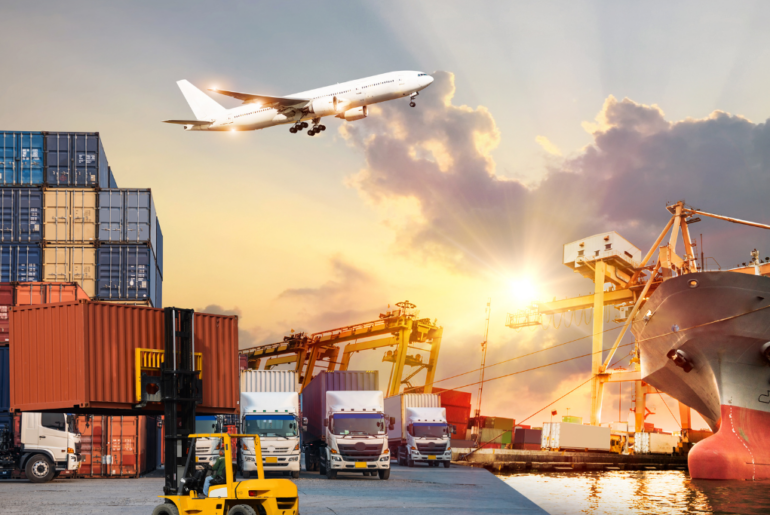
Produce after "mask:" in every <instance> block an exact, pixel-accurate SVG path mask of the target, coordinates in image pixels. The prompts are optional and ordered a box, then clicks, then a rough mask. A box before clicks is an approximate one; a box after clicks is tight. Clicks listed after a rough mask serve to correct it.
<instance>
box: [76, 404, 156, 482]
mask: <svg viewBox="0 0 770 515" xmlns="http://www.w3.org/2000/svg"><path fill="white" fill-rule="evenodd" d="M148 419H150V420H149V421H148ZM154 420H155V417H145V416H139V417H107V416H99V415H95V416H93V417H91V416H88V415H80V416H79V417H78V419H77V424H78V431H79V432H80V434H81V435H80V442H81V454H82V456H83V462H82V463H81V465H80V470H79V471H78V476H79V477H85V478H91V477H92V478H100V477H139V476H140V475H142V474H144V473H146V472H147V471H149V470H153V469H154V468H155V462H154V461H155V459H154V452H151V453H149V455H148V450H153V451H154V444H153V442H152V441H149V438H155V433H154V432H153V433H152V434H148V432H147V428H148V422H150V423H151V422H154ZM150 427H151V428H154V424H153V425H151V426H150ZM148 448H149V449H148Z"/></svg>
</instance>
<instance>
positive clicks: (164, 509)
mask: <svg viewBox="0 0 770 515" xmlns="http://www.w3.org/2000/svg"><path fill="white" fill-rule="evenodd" d="M152 515H179V510H178V509H177V507H176V504H174V503H172V502H167V503H164V504H159V505H157V506H156V507H155V509H154V510H152Z"/></svg>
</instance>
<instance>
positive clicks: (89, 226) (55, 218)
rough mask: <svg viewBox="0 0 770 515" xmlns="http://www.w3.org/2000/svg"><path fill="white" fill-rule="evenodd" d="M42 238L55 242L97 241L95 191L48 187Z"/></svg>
mask: <svg viewBox="0 0 770 515" xmlns="http://www.w3.org/2000/svg"><path fill="white" fill-rule="evenodd" d="M44 204H45V211H44V215H45V224H44V227H43V239H44V240H45V241H46V242H50V243H54V244H64V243H78V244H93V243H95V242H96V216H97V212H96V192H95V191H92V190H82V189H80V190H76V189H49V190H47V191H46V192H45V194H44Z"/></svg>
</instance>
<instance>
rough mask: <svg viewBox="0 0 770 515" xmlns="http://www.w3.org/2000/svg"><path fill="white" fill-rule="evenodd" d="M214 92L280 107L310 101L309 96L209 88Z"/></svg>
mask: <svg viewBox="0 0 770 515" xmlns="http://www.w3.org/2000/svg"><path fill="white" fill-rule="evenodd" d="M209 91H213V92H214V93H219V94H220V95H225V96H228V97H233V98H237V99H238V100H241V101H243V103H244V104H262V105H264V106H268V105H273V106H280V107H292V106H303V105H305V104H307V103H308V102H310V99H309V98H289V97H270V96H267V95H250V94H248V93H237V92H235V91H225V90H223V89H209Z"/></svg>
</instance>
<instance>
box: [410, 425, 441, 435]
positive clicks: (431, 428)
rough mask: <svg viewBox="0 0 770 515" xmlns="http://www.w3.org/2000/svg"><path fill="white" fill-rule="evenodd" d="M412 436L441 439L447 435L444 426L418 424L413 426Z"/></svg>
mask: <svg viewBox="0 0 770 515" xmlns="http://www.w3.org/2000/svg"><path fill="white" fill-rule="evenodd" d="M412 427H413V428H414V429H413V431H414V436H416V437H417V438H443V437H444V435H446V434H447V426H446V424H428V423H425V422H418V423H416V424H413V425H412Z"/></svg>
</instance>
